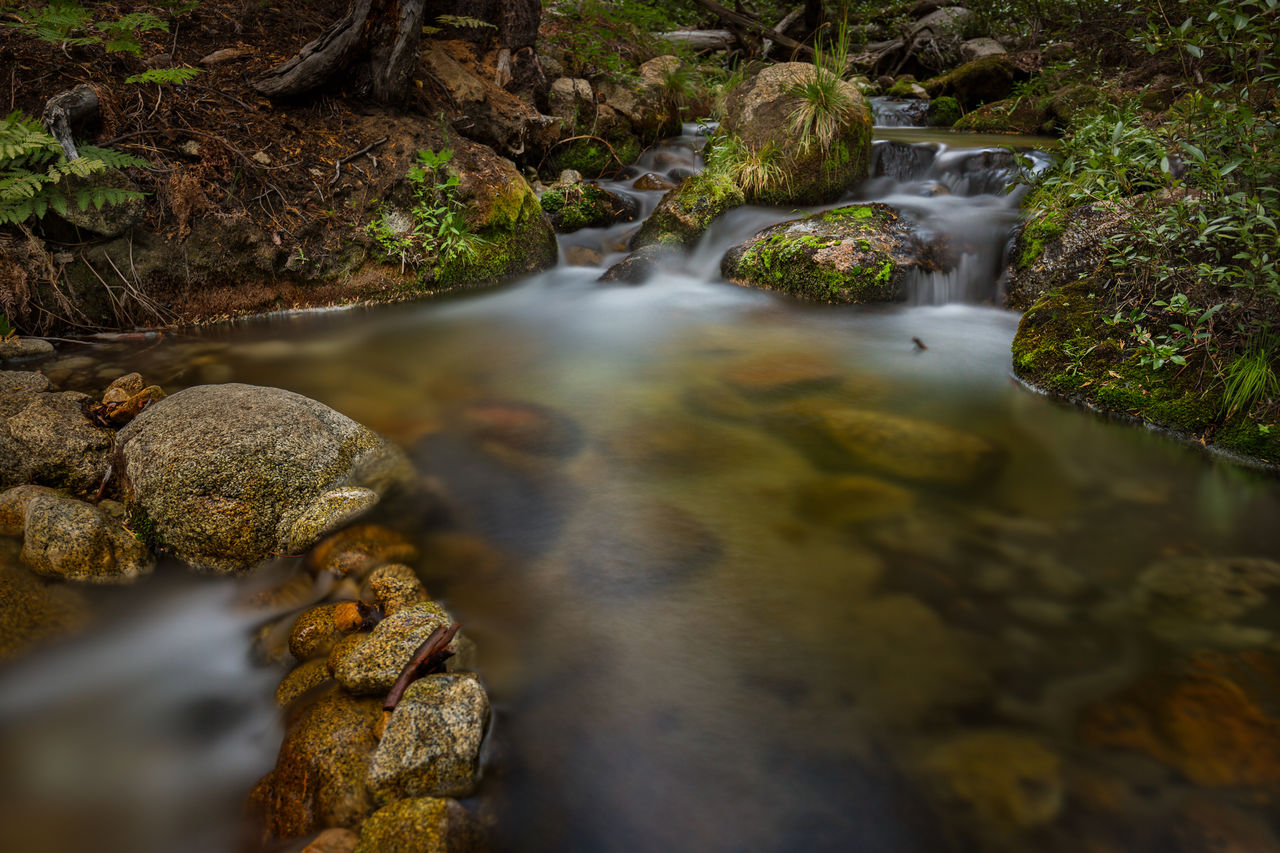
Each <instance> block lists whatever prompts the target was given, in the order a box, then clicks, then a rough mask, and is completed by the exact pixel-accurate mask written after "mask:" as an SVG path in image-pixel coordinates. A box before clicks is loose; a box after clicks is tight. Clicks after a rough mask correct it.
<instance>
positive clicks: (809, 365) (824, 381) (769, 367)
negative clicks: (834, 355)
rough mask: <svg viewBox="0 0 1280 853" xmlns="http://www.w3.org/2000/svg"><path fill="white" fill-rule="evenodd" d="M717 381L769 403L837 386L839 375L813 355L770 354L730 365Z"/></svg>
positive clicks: (798, 353)
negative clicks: (781, 398) (777, 399)
mask: <svg viewBox="0 0 1280 853" xmlns="http://www.w3.org/2000/svg"><path fill="white" fill-rule="evenodd" d="M720 379H721V381H723V382H724V383H725V384H726V385H728V386H729V387H731V388H733V389H734V390H735V391H737V392H739V393H741V394H745V395H747V396H749V397H765V398H771V399H772V398H778V397H788V396H792V395H795V394H803V393H807V392H810V391H816V390H821V389H823V388H831V387H833V386H835V385H839V384H840V380H841V372H840V371H839V370H838V369H837V367H836V365H835V364H834V363H833V362H832V361H831V360H830V359H826V358H822V357H820V356H817V355H814V354H813V353H808V352H770V353H765V354H762V355H756V356H751V357H749V358H746V359H743V360H742V361H738V362H735V363H734V364H731V365H730V366H729V367H727V368H725V369H724V370H723V371H721V372H720Z"/></svg>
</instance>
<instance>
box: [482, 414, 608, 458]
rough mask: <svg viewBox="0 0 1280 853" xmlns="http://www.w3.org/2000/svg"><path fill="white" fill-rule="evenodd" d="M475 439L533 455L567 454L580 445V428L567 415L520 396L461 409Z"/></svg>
mask: <svg viewBox="0 0 1280 853" xmlns="http://www.w3.org/2000/svg"><path fill="white" fill-rule="evenodd" d="M462 425H463V428H464V429H465V430H466V431H467V432H468V433H469V434H470V435H471V436H472V437H473V438H475V439H477V440H478V441H482V442H495V443H497V444H500V445H503V446H504V447H507V448H510V449H511V450H517V451H520V452H521V453H531V454H534V455H536V456H551V457H566V456H572V455H574V454H575V453H577V452H578V451H579V450H581V449H582V445H583V435H582V430H581V428H580V427H579V426H578V425H577V424H576V423H575V422H574V421H573V419H571V418H570V417H568V416H567V415H564V414H561V413H560V412H557V411H555V410H554V409H551V408H549V407H547V406H542V405H539V404H537V403H529V402H525V401H522V400H493V401H489V402H482V403H474V404H472V405H470V406H467V407H466V408H465V409H464V410H463V411H462Z"/></svg>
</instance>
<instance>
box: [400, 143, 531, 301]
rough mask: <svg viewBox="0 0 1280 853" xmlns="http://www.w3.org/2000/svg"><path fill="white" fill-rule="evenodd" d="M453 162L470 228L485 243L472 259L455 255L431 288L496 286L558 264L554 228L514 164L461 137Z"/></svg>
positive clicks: (437, 273) (430, 282)
mask: <svg viewBox="0 0 1280 853" xmlns="http://www.w3.org/2000/svg"><path fill="white" fill-rule="evenodd" d="M454 164H455V166H456V167H457V170H458V173H459V175H460V176H461V181H460V183H459V184H458V200H459V202H460V203H461V204H462V206H463V208H464V209H465V210H466V212H467V220H466V222H467V230H468V231H470V232H471V233H472V234H474V235H475V236H476V237H478V238H479V239H480V240H482V241H484V242H483V244H482V245H480V246H479V247H478V248H477V250H476V252H475V253H474V254H473V255H471V256H465V255H455V256H454V257H453V258H450V259H449V260H447V261H445V262H444V263H442V264H440V265H439V267H438V268H437V269H436V270H435V271H434V273H433V274H432V275H431V276H430V277H429V278H428V279H427V280H426V281H425V282H424V284H425V285H426V286H428V287H430V288H433V289H434V288H453V287H462V286H469V285H477V284H497V283H500V282H503V281H509V280H511V279H513V278H519V277H521V276H525V275H529V274H531V273H535V272H540V271H542V270H545V269H548V268H550V267H553V266H555V264H556V257H557V248H556V235H555V230H554V229H553V228H552V227H551V223H550V222H548V221H547V218H546V216H545V215H543V211H542V205H541V204H540V203H539V201H538V196H537V193H535V192H534V191H533V187H531V186H529V182H528V181H526V180H525V179H524V177H523V176H522V175H521V174H520V173H519V172H518V171H517V170H516V168H515V166H514V165H512V163H511V161H510V160H506V159H504V158H502V157H499V156H498V155H497V154H496V153H495V152H494V151H493V149H492V148H488V147H486V146H484V145H480V144H478V143H474V142H469V141H467V140H465V139H459V140H457V144H456V147H455V158H454Z"/></svg>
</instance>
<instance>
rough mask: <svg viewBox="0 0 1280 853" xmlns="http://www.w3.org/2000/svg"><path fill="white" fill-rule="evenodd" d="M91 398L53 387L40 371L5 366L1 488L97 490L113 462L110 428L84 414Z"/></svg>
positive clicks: (0, 396) (1, 373) (0, 393)
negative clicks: (32, 485) (33, 486)
mask: <svg viewBox="0 0 1280 853" xmlns="http://www.w3.org/2000/svg"><path fill="white" fill-rule="evenodd" d="M88 401H89V398H88V397H87V396H86V395H84V394H80V393H78V392H75V391H63V392H53V391H50V390H49V380H48V379H46V378H45V377H44V376H42V375H41V374H39V373H27V372H21V371H6V370H0V489H2V488H5V487H7V486H17V485H23V484H26V483H37V484H40V485H46V486H55V487H57V488H61V489H66V490H67V491H69V492H75V493H83V492H87V491H91V490H93V489H96V488H97V487H98V486H99V484H101V482H102V478H103V477H104V476H105V475H106V473H107V465H108V463H109V462H110V453H111V432H110V430H105V429H100V428H98V427H96V426H94V425H93V424H92V423H90V421H89V419H88V418H86V417H85V416H84V412H83V411H82V409H81V405H82V404H83V403H86V402H88Z"/></svg>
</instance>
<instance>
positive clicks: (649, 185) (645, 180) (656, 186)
mask: <svg viewBox="0 0 1280 853" xmlns="http://www.w3.org/2000/svg"><path fill="white" fill-rule="evenodd" d="M631 186H632V187H634V188H636V189H638V190H646V191H653V190H661V191H662V192H666V191H667V190H673V189H675V188H676V184H675V181H672V180H670V179H669V178H666V177H664V176H662V175H658V174H655V173H654V172H645V173H644V174H643V175H641V176H640V177H638V178H636V179H635V181H633V182H632V184H631Z"/></svg>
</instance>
